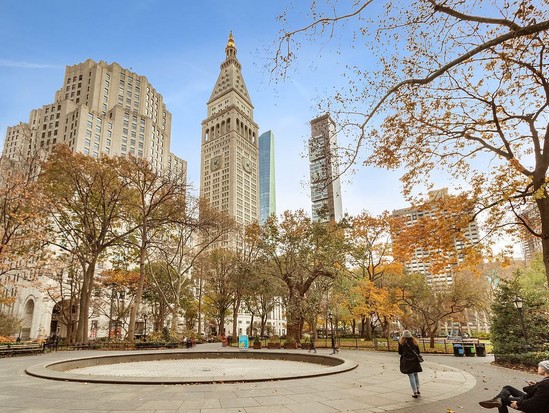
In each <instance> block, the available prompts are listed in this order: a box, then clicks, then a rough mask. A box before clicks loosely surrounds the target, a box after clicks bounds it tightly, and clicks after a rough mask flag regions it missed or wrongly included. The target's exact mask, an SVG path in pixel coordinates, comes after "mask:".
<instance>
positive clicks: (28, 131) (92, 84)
mask: <svg viewBox="0 0 549 413" xmlns="http://www.w3.org/2000/svg"><path fill="white" fill-rule="evenodd" d="M171 119H172V115H171V113H170V112H169V111H168V110H167V109H166V105H165V104H164V102H163V98H162V95H160V94H159V93H158V92H157V91H156V90H155V89H154V87H153V86H152V85H151V84H150V83H149V82H148V80H147V78H146V77H145V76H140V75H138V74H136V73H134V72H132V71H130V70H127V69H124V68H122V67H121V66H120V65H119V64H118V63H112V64H107V63H105V62H103V61H100V62H98V63H96V62H94V61H93V60H91V59H88V60H86V61H85V62H84V63H80V64H77V65H74V66H67V68H66V70H65V79H64V81H63V86H62V87H61V89H59V90H58V91H57V92H56V93H55V98H54V101H53V103H49V104H47V105H44V106H42V107H41V108H39V109H34V110H32V111H31V113H30V117H29V122H28V123H19V124H18V125H17V126H13V127H9V128H8V129H7V133H6V139H5V141H4V149H3V156H4V157H6V158H10V159H17V158H19V157H23V158H24V157H25V156H28V155H30V153H31V152H32V151H36V150H40V149H42V150H44V151H46V152H48V151H50V150H51V148H52V147H53V146H54V145H55V144H61V143H63V144H66V145H67V146H69V147H70V148H71V149H72V150H73V151H75V152H81V153H84V154H86V155H90V156H93V157H98V156H99V154H101V153H104V154H107V155H133V156H136V157H140V158H145V159H147V160H148V161H149V163H150V164H151V165H152V167H153V168H155V169H165V168H167V167H168V166H170V167H174V168H176V169H178V170H181V171H184V172H186V162H185V161H184V160H182V159H180V158H178V157H177V156H175V155H173V154H171V153H170V140H171Z"/></svg>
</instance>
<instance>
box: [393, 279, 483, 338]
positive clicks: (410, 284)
mask: <svg viewBox="0 0 549 413" xmlns="http://www.w3.org/2000/svg"><path fill="white" fill-rule="evenodd" d="M391 287H392V288H393V289H394V291H395V294H396V299H397V300H398V301H397V302H398V304H399V306H401V307H403V308H404V310H405V311H406V312H409V313H411V314H409V315H408V316H407V317H406V316H405V319H407V320H408V321H411V322H415V323H417V324H415V325H410V326H407V327H416V328H419V329H421V332H422V335H423V336H429V338H430V347H431V348H434V346H435V336H436V334H437V331H438V328H439V325H440V323H441V322H442V321H445V320H447V319H449V318H451V317H452V316H456V315H460V314H462V313H463V312H464V311H465V310H466V309H483V308H484V305H485V304H486V297H485V296H486V293H485V292H486V289H485V288H482V280H481V279H480V278H479V277H477V276H475V275H473V274H470V273H469V274H468V273H459V274H455V275H454V281H453V283H452V284H441V283H439V284H434V285H430V284H428V283H427V281H426V279H425V276H423V275H421V274H404V275H403V276H397V277H395V278H394V279H393V280H391Z"/></svg>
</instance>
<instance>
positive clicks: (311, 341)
mask: <svg viewBox="0 0 549 413" xmlns="http://www.w3.org/2000/svg"><path fill="white" fill-rule="evenodd" d="M311 351H314V352H315V353H316V347H315V336H314V333H313V332H312V331H311V333H310V334H309V353H310V352H311Z"/></svg>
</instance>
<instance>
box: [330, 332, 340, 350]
mask: <svg viewBox="0 0 549 413" xmlns="http://www.w3.org/2000/svg"><path fill="white" fill-rule="evenodd" d="M335 353H339V349H338V348H337V345H336V339H335V336H334V335H333V334H332V352H331V353H330V354H335Z"/></svg>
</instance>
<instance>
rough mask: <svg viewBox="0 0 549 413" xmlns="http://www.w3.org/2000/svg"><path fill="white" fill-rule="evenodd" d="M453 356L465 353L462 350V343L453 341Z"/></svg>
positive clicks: (460, 355) (461, 355)
mask: <svg viewBox="0 0 549 413" xmlns="http://www.w3.org/2000/svg"><path fill="white" fill-rule="evenodd" d="M454 356H456V357H463V356H465V353H464V351H463V345H462V344H459V343H454Z"/></svg>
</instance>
